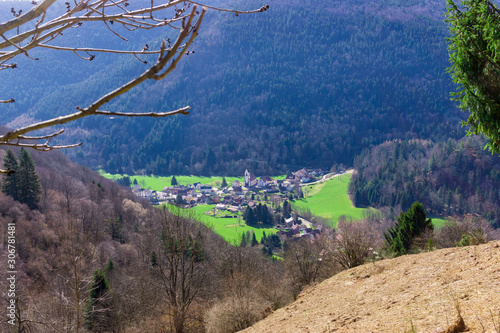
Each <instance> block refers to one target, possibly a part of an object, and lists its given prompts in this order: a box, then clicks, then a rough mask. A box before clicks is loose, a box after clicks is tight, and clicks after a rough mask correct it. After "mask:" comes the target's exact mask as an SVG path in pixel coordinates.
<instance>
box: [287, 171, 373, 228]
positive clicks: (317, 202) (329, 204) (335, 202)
mask: <svg viewBox="0 0 500 333" xmlns="http://www.w3.org/2000/svg"><path fill="white" fill-rule="evenodd" d="M351 176H352V174H351V173H346V174H343V175H341V176H338V177H334V178H332V179H330V180H327V181H325V182H322V183H319V184H315V185H308V186H304V187H302V192H303V193H304V196H305V198H304V199H300V200H295V202H294V203H293V206H295V207H297V208H299V209H309V210H310V211H311V213H312V214H314V215H317V216H321V217H324V218H326V219H329V220H331V221H332V226H333V227H335V226H336V225H337V223H338V221H339V218H340V217H341V216H342V215H344V216H346V218H352V219H361V218H363V216H364V215H365V214H366V213H367V212H368V211H370V210H373V211H374V209H373V208H368V209H367V208H356V207H354V206H353V204H352V202H351V199H350V198H349V196H348V195H347V188H348V187H349V183H350V181H351Z"/></svg>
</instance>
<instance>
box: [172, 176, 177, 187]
mask: <svg viewBox="0 0 500 333" xmlns="http://www.w3.org/2000/svg"><path fill="white" fill-rule="evenodd" d="M170 185H172V186H175V185H178V183H177V179H176V178H175V176H172V180H171V181H170Z"/></svg>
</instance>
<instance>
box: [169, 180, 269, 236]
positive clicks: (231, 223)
mask: <svg viewBox="0 0 500 333" xmlns="http://www.w3.org/2000/svg"><path fill="white" fill-rule="evenodd" d="M175 178H177V177H175ZM214 210H215V205H199V206H196V207H193V208H190V209H189V211H190V212H192V213H193V214H194V218H195V219H196V220H198V221H200V222H202V223H203V224H205V225H206V226H207V227H209V228H211V229H213V230H214V231H215V232H216V233H217V234H219V235H220V236H222V237H223V238H224V239H225V240H226V241H227V242H228V243H231V244H237V245H239V244H240V240H241V234H242V233H243V232H245V233H246V232H247V231H250V232H253V233H254V234H255V237H256V238H257V240H258V241H259V242H260V240H261V238H262V236H263V233H264V231H265V232H266V235H271V234H275V233H276V232H277V231H278V230H276V229H274V228H254V227H249V226H247V225H246V224H245V222H244V221H243V220H242V219H241V216H240V215H238V216H239V217H228V218H223V217H217V216H220V215H221V214H220V213H217V212H215V216H213V215H214V214H212V212H213V211H214ZM207 212H208V213H209V214H208V215H207V214H205V213H207ZM222 214H224V213H222ZM227 214H228V215H235V214H230V213H229V212H227Z"/></svg>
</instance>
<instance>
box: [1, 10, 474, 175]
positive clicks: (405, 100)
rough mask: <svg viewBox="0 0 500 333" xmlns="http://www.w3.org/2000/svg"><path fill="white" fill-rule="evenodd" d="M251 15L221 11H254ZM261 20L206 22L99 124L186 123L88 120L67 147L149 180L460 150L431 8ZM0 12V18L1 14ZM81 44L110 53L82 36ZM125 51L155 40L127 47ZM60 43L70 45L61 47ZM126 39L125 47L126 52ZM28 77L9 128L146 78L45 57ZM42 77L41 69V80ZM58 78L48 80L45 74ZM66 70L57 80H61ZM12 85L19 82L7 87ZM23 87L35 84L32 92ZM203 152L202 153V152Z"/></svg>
mask: <svg viewBox="0 0 500 333" xmlns="http://www.w3.org/2000/svg"><path fill="white" fill-rule="evenodd" d="M260 5H262V3H261V2H257V1H254V0H252V1H245V2H244V3H243V2H240V3H239V4H238V3H233V4H231V7H233V8H243V9H246V8H252V7H260ZM269 5H270V10H269V11H268V12H266V13H261V14H257V15H250V16H240V17H235V16H234V15H230V14H218V13H211V14H210V15H209V16H208V17H207V19H206V21H205V22H204V27H203V29H202V31H201V34H200V37H199V38H198V39H197V41H196V43H195V46H194V50H195V52H196V53H195V54H193V55H189V56H188V57H186V58H185V59H183V61H182V65H181V66H180V67H179V68H178V69H177V70H176V72H174V73H173V75H172V76H171V77H170V78H169V79H167V80H165V81H162V82H159V83H156V84H147V85H145V86H143V87H142V89H136V90H133V91H131V92H130V93H128V94H127V95H126V96H123V97H122V98H120V99H118V100H117V101H116V102H114V103H113V104H112V105H110V106H109V107H108V109H110V110H126V111H137V112H146V111H167V110H171V109H174V108H176V107H179V106H183V105H186V104H188V105H190V106H191V107H192V112H191V115H189V116H179V117H175V118H170V119H167V120H153V119H141V120H137V119H133V120H131V119H127V120H122V119H116V118H115V119H107V118H92V119H90V118H88V119H85V120H83V121H81V122H79V123H78V124H77V125H78V126H81V127H83V128H84V129H85V131H76V130H74V131H70V132H71V135H72V137H70V138H68V137H66V138H65V140H66V141H71V142H73V141H74V140H82V141H84V142H85V144H84V146H83V147H82V148H81V149H75V150H73V151H71V152H69V153H70V154H72V155H74V156H76V158H77V160H79V161H80V162H82V163H85V164H87V165H89V166H91V167H98V166H102V167H104V168H105V169H107V170H109V171H111V172H116V171H124V172H130V171H132V169H133V170H134V171H138V170H141V169H143V170H145V171H146V172H147V173H155V174H172V173H175V174H179V173H193V174H209V173H225V174H240V173H242V171H243V170H244V169H245V168H251V169H253V170H255V172H257V173H273V174H275V173H280V172H284V171H286V170H287V169H294V168H297V167H301V166H305V165H307V166H317V167H330V166H331V165H332V164H333V163H344V164H352V162H353V158H354V156H355V155H357V154H359V153H360V152H361V150H362V149H363V148H365V147H369V146H370V145H372V144H379V143H381V142H383V141H385V140H389V139H395V138H401V139H412V138H423V139H428V138H430V139H433V140H434V141H441V140H445V139H447V138H448V137H453V138H459V137H461V136H462V135H463V132H464V130H463V129H461V128H460V125H459V120H460V119H462V118H463V117H462V115H461V114H460V112H459V111H458V109H457V108H456V107H455V106H454V105H453V104H452V103H451V102H450V101H449V92H450V91H452V90H454V87H453V85H452V83H451V79H450V78H449V75H448V74H447V73H446V68H447V67H448V66H449V64H448V54H447V49H446V41H445V36H446V26H445V24H444V23H443V21H442V13H444V6H445V4H444V2H442V1H417V0H413V1H411V0H408V1H394V0H392V1H389V0H384V1H357V2H356V4H353V3H352V2H350V1H347V0H341V1H333V0H328V1H322V2H320V3H319V4H318V2H317V1H312V0H305V1H281V0H279V1H270V2H269ZM0 6H2V4H1V3H0ZM75 32H78V33H80V34H82V35H81V36H80V38H81V41H82V42H83V41H87V40H88V41H89V42H96V43H99V42H102V40H103V39H104V40H106V42H107V41H108V39H109V40H110V43H115V42H116V43H117V42H118V41H115V40H114V39H113V38H112V37H111V36H109V35H108V34H106V37H102V36H103V34H104V33H105V32H103V30H101V29H98V27H92V28H91V29H89V30H88V31H85V30H83V29H81V30H79V29H75ZM132 37H135V39H134V42H133V43H132V45H131V46H130V47H131V48H134V47H136V48H137V47H140V45H143V44H144V43H146V42H148V43H150V45H154V44H155V43H156V45H157V44H158V43H159V41H160V40H161V39H162V38H165V36H154V35H153V36H152V35H147V34H142V33H137V34H136V35H135V36H132ZM67 38H70V37H67ZM132 39H133V38H132ZM44 55H45V57H40V58H41V59H42V58H43V59H45V60H43V61H40V62H39V63H36V64H33V62H31V63H29V64H28V65H27V66H31V67H29V70H25V71H24V72H21V70H19V71H18V72H16V73H15V74H13V73H14V72H13V71H12V72H11V73H8V75H10V76H5V74H4V73H0V75H1V76H0V77H1V78H2V82H4V80H5V77H7V79H8V80H9V85H8V86H9V87H7V85H4V84H1V85H0V96H4V95H5V96H7V97H10V96H11V95H12V97H15V98H17V100H18V101H19V103H16V104H17V105H12V106H7V107H6V108H7V111H6V112H5V115H6V118H8V120H9V121H12V120H14V119H17V121H18V122H21V121H22V120H24V118H23V116H19V115H20V114H21V113H25V112H26V110H27V113H28V114H29V115H30V116H31V117H33V118H35V119H46V118H47V117H49V116H50V115H54V114H63V113H67V112H70V111H72V110H73V107H74V106H76V105H85V103H88V102H89V101H91V100H92V99H94V98H96V97H97V96H98V95H99V94H100V93H103V92H105V91H108V90H110V89H113V88H114V87H117V86H118V85H121V84H123V83H124V82H126V81H127V80H128V79H129V78H130V77H132V75H134V74H137V73H138V72H140V71H142V70H144V69H145V68H146V65H143V64H141V63H139V62H137V60H135V58H133V57H132V58H130V57H119V58H116V57H107V56H101V57H98V58H96V60H94V61H93V62H92V63H85V62H83V61H81V60H80V59H78V58H76V57H75V56H73V55H71V54H65V55H64V56H65V57H64V59H61V56H60V55H54V54H53V53H51V52H45V53H44ZM50 66H52V67H50ZM54 67H55V68H56V70H53V68H54ZM63 68H64V71H63ZM18 73H21V74H18ZM33 78H34V79H35V80H33ZM208 147H211V148H210V149H209V148H208Z"/></svg>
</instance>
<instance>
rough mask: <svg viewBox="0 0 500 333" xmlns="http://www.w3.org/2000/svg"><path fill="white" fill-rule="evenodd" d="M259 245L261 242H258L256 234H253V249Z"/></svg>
mask: <svg viewBox="0 0 500 333" xmlns="http://www.w3.org/2000/svg"><path fill="white" fill-rule="evenodd" d="M257 245H259V242H258V241H257V237H255V233H253V234H252V247H253V246H257Z"/></svg>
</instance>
